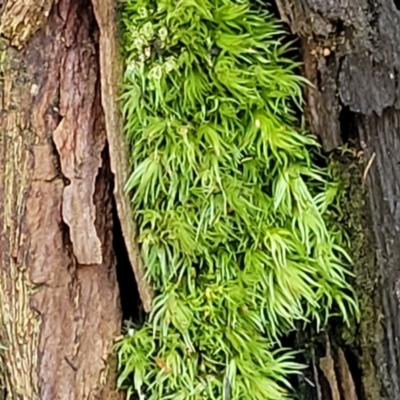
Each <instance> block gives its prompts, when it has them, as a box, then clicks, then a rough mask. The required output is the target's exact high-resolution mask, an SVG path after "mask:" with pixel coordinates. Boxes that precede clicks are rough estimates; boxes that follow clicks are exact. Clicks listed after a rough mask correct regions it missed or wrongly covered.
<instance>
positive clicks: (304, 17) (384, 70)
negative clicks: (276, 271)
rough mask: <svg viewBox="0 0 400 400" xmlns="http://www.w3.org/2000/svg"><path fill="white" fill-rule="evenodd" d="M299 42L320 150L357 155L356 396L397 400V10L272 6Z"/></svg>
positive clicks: (321, 1) (363, 3)
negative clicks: (362, 204) (363, 263)
mask: <svg viewBox="0 0 400 400" xmlns="http://www.w3.org/2000/svg"><path fill="white" fill-rule="evenodd" d="M276 3H277V5H278V9H279V11H280V14H281V16H282V17H283V19H284V20H285V21H286V22H287V23H288V24H289V25H290V27H291V29H292V31H293V33H294V34H296V35H298V36H299V37H300V38H301V43H302V55H303V60H304V63H305V67H304V72H305V75H306V77H307V78H308V79H309V80H311V82H312V83H313V84H314V88H312V87H309V88H308V89H307V93H306V100H307V113H308V120H309V123H310V128H311V130H312V131H313V132H314V133H315V134H317V135H318V136H320V138H321V141H322V144H323V147H324V149H325V150H326V151H328V152H329V151H332V150H334V149H336V148H337V147H339V146H341V145H342V144H345V143H346V142H347V141H348V140H349V139H356V140H357V141H358V143H359V146H360V148H361V149H362V151H363V160H364V172H363V175H364V176H363V180H364V181H365V184H366V190H367V201H368V204H369V210H370V215H371V220H370V223H369V224H368V226H365V225H364V228H365V229H369V230H370V232H371V233H372V235H373V242H374V247H373V254H372V259H371V258H370V261H369V264H370V265H371V263H372V268H371V267H368V268H362V267H360V266H358V267H357V260H356V262H355V264H356V266H355V270H356V274H357V277H356V281H357V282H358V283H360V282H362V285H360V286H359V287H358V288H359V289H360V294H361V297H362V303H361V304H362V310H361V311H362V313H363V315H362V320H361V326H360V332H359V338H358V339H359V340H360V347H361V356H360V359H359V364H360V367H361V373H362V380H363V386H364V387H363V390H362V391H361V392H363V394H362V396H363V397H364V398H366V399H371V400H378V399H382V400H398V399H400V361H399V360H400V322H399V321H400V319H399V317H400V84H399V79H398V77H399V72H400V50H399V49H400V11H399V9H400V2H399V1H398V0H351V1H350V0H277V1H276Z"/></svg>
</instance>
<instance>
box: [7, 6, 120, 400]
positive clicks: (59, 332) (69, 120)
mask: <svg viewBox="0 0 400 400" xmlns="http://www.w3.org/2000/svg"><path fill="white" fill-rule="evenodd" d="M31 3H32V4H31ZM41 3H42V4H41ZM52 3H53V2H51V1H48V0H47V1H42V2H40V1H36V2H32V1H26V0H10V1H9V2H7V5H6V8H5V10H3V14H2V16H1V23H0V24H1V26H0V28H1V32H2V34H3V37H5V39H4V40H3V48H2V50H1V51H2V53H1V55H2V57H1V58H2V65H1V69H2V83H1V88H0V102H1V112H0V129H1V136H0V198H1V201H0V272H1V279H0V342H1V343H2V344H3V345H5V346H6V348H7V350H6V351H4V352H3V353H2V354H1V355H2V362H3V363H4V367H5V377H6V386H7V399H10V400H14V399H15V400H16V399H30V400H35V399H41V400H57V399H60V400H61V399H62V400H67V399H68V400H74V399H75V400H85V399H104V400H109V399H110V400H112V399H119V398H121V394H119V393H116V392H115V370H114V368H113V365H114V363H113V362H112V360H111V362H110V357H111V358H112V353H113V352H112V347H113V340H114V338H115V337H116V336H117V335H118V334H119V331H120V328H121V311H120V304H119V293H118V285H117V280H116V270H115V266H116V257H115V254H114V251H113V226H112V193H111V186H110V182H111V172H110V168H109V165H108V156H107V154H106V151H105V149H106V131H105V122H104V114H103V109H102V105H101V89H100V86H101V85H100V78H99V77H100V74H99V55H98V47H97V43H98V28H97V24H96V21H95V18H94V14H93V10H92V7H91V3H90V1H89V0H86V1H85V0H60V1H59V2H56V4H52ZM40 4H41V5H42V6H43V8H41V7H39V8H36V7H32V8H29V7H30V6H39V5H40ZM51 6H52V8H51V11H50V7H51ZM39 11H40V13H43V15H40V16H39V15H38V12H39ZM21 12H22V14H21ZM13 45H15V46H18V48H19V50H17V49H16V48H15V47H14V46H13Z"/></svg>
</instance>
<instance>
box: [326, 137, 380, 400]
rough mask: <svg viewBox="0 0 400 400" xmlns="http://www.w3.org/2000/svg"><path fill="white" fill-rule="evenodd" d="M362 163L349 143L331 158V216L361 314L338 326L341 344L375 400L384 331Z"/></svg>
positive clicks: (358, 151) (354, 148)
mask: <svg viewBox="0 0 400 400" xmlns="http://www.w3.org/2000/svg"><path fill="white" fill-rule="evenodd" d="M364 165H365V163H364V160H363V158H362V152H361V151H360V150H359V149H357V146H355V145H354V144H352V143H350V144H349V145H348V146H346V147H344V148H342V149H341V151H340V152H336V153H335V154H333V155H332V157H331V168H332V171H333V174H334V176H335V179H336V180H337V181H338V182H340V190H339V196H338V198H337V208H336V213H335V216H334V219H335V221H336V223H337V224H339V225H340V227H341V229H342V230H343V231H344V232H346V233H347V235H348V241H347V247H348V249H349V251H350V247H351V254H352V260H353V263H352V268H353V273H354V277H353V278H352V281H351V283H352V286H353V287H354V290H355V292H356V294H357V298H358V301H359V309H360V314H361V318H360V320H359V322H358V321H352V323H351V324H350V325H348V326H342V327H340V332H341V335H342V340H343V341H344V343H345V344H346V345H347V346H349V348H350V349H351V351H352V352H353V353H354V354H355V355H356V356H357V360H358V362H359V365H358V368H359V369H360V370H361V372H362V381H363V386H364V395H365V398H366V399H367V400H375V399H377V398H379V397H380V395H379V385H380V382H379V381H378V380H377V376H378V374H377V371H376V365H379V364H381V363H380V362H379V357H378V356H377V354H376V351H377V349H378V348H379V346H380V344H381V343H382V341H383V331H382V326H381V324H380V322H379V321H380V316H381V315H382V311H381V305H380V300H379V298H377V293H379V291H378V290H377V284H378V279H377V267H376V260H375V248H374V241H373V238H371V237H370V235H371V229H370V228H371V220H370V211H369V207H368V204H366V199H367V193H366V190H365V182H364V180H363V174H364ZM382 362H383V360H382Z"/></svg>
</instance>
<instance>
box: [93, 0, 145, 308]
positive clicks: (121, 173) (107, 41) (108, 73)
mask: <svg viewBox="0 0 400 400" xmlns="http://www.w3.org/2000/svg"><path fill="white" fill-rule="evenodd" d="M92 3H93V8H94V13H95V16H96V19H97V23H98V26H99V30H100V39H99V45H100V75H101V90H102V105H103V110H104V115H105V123H106V130H107V141H108V146H109V152H110V164H111V171H112V173H113V174H114V198H115V204H116V208H117V213H118V217H119V220H120V223H121V230H122V234H123V237H124V240H125V243H126V248H127V251H128V256H129V260H130V263H131V266H132V269H133V272H134V274H135V278H136V282H137V286H138V291H139V295H140V298H141V301H142V305H143V309H144V311H146V312H150V311H151V305H152V297H153V293H152V289H151V286H150V284H149V283H148V282H147V280H146V277H145V271H144V267H143V263H142V258H141V254H140V251H139V246H138V243H137V241H136V235H137V229H136V224H135V222H134V221H135V219H134V216H133V210H132V207H131V204H130V201H129V198H128V196H126V193H125V191H124V186H125V183H126V182H127V180H128V174H129V170H130V168H129V163H128V157H129V150H128V145H127V143H126V140H125V136H124V132H123V128H122V116H121V111H120V108H119V97H120V90H119V89H120V87H119V85H120V84H121V81H122V79H121V77H122V60H121V57H120V56H119V53H118V48H117V36H118V35H117V32H116V24H115V17H116V16H115V10H114V8H115V1H114V0H92Z"/></svg>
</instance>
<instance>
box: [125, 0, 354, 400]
mask: <svg viewBox="0 0 400 400" xmlns="http://www.w3.org/2000/svg"><path fill="white" fill-rule="evenodd" d="M121 22H122V36H123V40H122V42H123V55H124V59H125V62H126V65H125V75H124V86H123V97H122V102H123V104H122V107H123V114H124V118H125V133H126V137H127V140H128V141H129V143H130V150H131V166H132V174H131V176H130V179H129V181H128V182H127V186H126V189H127V191H128V192H129V193H130V194H131V195H132V206H133V209H134V213H135V218H136V222H137V224H138V234H139V242H140V245H141V251H142V257H143V260H144V263H145V266H146V271H147V275H148V278H149V280H150V281H151V283H152V285H153V287H154V289H155V292H156V297H155V299H154V302H153V311H152V312H151V314H150V315H148V316H147V319H146V321H145V323H144V324H143V325H142V326H140V327H136V326H130V327H129V329H128V330H127V332H126V335H125V337H124V339H123V340H122V341H121V342H120V343H119V344H118V352H119V368H120V375H119V386H120V387H121V388H123V389H126V390H127V391H128V395H129V396H130V395H132V394H134V395H135V396H138V398H139V399H140V400H142V399H143V400H144V399H146V400H167V399H168V400H169V399H171V400H172V399H173V400H200V399H201V400H239V399H240V400H278V399H285V398H290V388H289V384H288V379H287V378H288V376H289V374H292V373H299V371H300V370H301V368H300V366H299V365H297V364H296V363H295V362H294V358H293V352H292V351H291V350H290V349H282V348H281V346H280V342H279V339H280V337H282V335H285V334H287V333H288V332H289V331H291V330H293V329H295V327H296V326H297V325H298V322H299V321H300V322H304V323H314V324H315V325H316V326H317V327H320V326H322V325H324V324H325V323H326V321H327V319H328V318H329V317H330V316H331V315H333V314H335V315H338V314H340V315H341V316H342V318H343V319H344V320H345V321H346V320H348V318H349V316H350V315H351V314H353V313H354V312H355V311H356V309H357V304H356V302H355V300H354V299H353V294H352V290H351V287H350V285H349V284H348V280H347V275H348V272H347V266H348V264H349V258H348V256H347V254H346V252H345V251H344V247H343V240H344V235H343V233H342V232H341V230H340V229H339V228H337V225H336V224H334V223H333V222H332V215H333V214H334V212H333V211H332V210H334V209H335V204H336V203H337V201H336V199H337V192H338V187H339V185H338V184H337V183H336V182H335V181H334V180H333V179H332V178H331V175H330V173H329V170H328V169H325V168H321V167H319V166H317V165H316V164H315V163H314V159H315V156H316V155H317V154H318V152H319V148H318V145H317V142H316V140H315V138H314V137H312V136H310V135H309V134H308V133H307V132H305V131H304V130H303V129H301V128H300V125H301V124H300V122H299V121H298V119H297V115H298V110H299V108H301V105H302V94H301V93H302V85H303V84H304V83H305V82H304V81H303V79H302V78H301V77H299V76H298V75H297V74H296V71H297V70H298V67H299V65H298V64H297V63H296V62H294V61H293V60H292V59H290V58H289V57H288V55H287V54H288V51H289V50H290V46H291V45H290V44H287V36H286V32H285V29H284V27H283V25H282V24H281V22H280V21H278V20H277V19H276V17H275V16H273V15H272V14H271V13H269V12H268V7H266V6H265V5H264V4H263V3H262V2H259V1H257V0H158V1H155V0H124V1H123V2H122V12H121Z"/></svg>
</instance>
